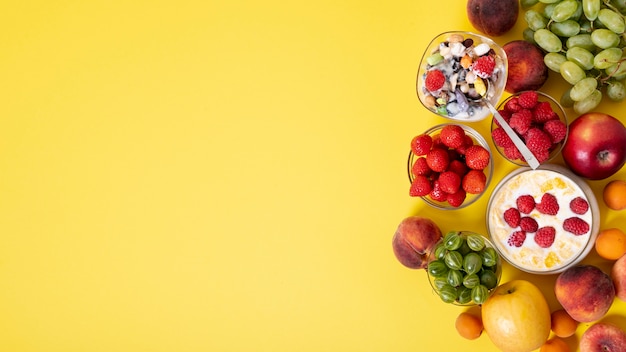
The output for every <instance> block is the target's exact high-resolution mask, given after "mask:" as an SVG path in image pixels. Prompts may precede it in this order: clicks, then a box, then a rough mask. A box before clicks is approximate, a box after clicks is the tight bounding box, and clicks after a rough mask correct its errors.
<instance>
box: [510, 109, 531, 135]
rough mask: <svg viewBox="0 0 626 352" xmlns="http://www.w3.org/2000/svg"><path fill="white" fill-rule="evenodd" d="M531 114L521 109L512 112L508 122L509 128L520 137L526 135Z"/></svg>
mask: <svg viewBox="0 0 626 352" xmlns="http://www.w3.org/2000/svg"><path fill="white" fill-rule="evenodd" d="M532 119H533V117H532V113H531V112H530V110H526V109H521V110H519V111H517V112H514V113H513V114H512V115H511V119H510V120H509V126H511V128H512V129H513V130H515V132H517V133H519V134H520V135H522V134H524V133H526V132H527V131H528V130H529V129H530V125H531V123H532Z"/></svg>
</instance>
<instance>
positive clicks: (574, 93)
mask: <svg viewBox="0 0 626 352" xmlns="http://www.w3.org/2000/svg"><path fill="white" fill-rule="evenodd" d="M596 88H598V80H597V79H595V78H593V77H585V78H583V79H581V80H580V81H578V83H576V84H574V86H573V87H572V89H571V90H570V93H569V95H570V98H572V100H573V101H581V100H584V99H585V98H587V97H588V96H589V95H591V93H593V92H594V91H595V90H596Z"/></svg>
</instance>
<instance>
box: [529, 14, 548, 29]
mask: <svg viewBox="0 0 626 352" xmlns="http://www.w3.org/2000/svg"><path fill="white" fill-rule="evenodd" d="M524 20H526V23H527V24H528V28H530V29H532V30H533V31H536V30H538V29H541V28H546V26H547V25H548V19H547V18H545V17H543V15H542V14H540V13H539V12H538V11H535V10H528V11H526V13H525V14H524Z"/></svg>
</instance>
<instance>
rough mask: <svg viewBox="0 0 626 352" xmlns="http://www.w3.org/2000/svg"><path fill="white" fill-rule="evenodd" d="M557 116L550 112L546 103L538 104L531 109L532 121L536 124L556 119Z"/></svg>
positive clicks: (548, 104)
mask: <svg viewBox="0 0 626 352" xmlns="http://www.w3.org/2000/svg"><path fill="white" fill-rule="evenodd" d="M558 118H559V115H557V114H556V112H554V110H552V106H550V103H548V102H547V101H541V102H538V103H537V105H536V106H535V108H534V109H533V121H534V122H537V123H544V122H546V121H549V120H555V119H558Z"/></svg>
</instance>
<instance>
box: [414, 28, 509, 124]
mask: <svg viewBox="0 0 626 352" xmlns="http://www.w3.org/2000/svg"><path fill="white" fill-rule="evenodd" d="M429 49H431V50H427V52H426V53H425V54H424V57H423V58H422V62H421V64H420V71H419V74H418V78H417V91H418V96H419V98H420V100H421V102H422V103H423V104H424V106H426V107H427V108H428V109H429V110H431V111H433V112H435V113H436V114H438V115H442V116H444V117H448V118H451V119H454V120H462V121H478V120H482V119H484V118H485V117H487V116H489V114H490V113H491V112H490V110H489V108H488V107H487V106H486V105H485V102H484V100H483V99H488V100H489V101H490V102H491V103H492V105H496V104H497V102H498V100H499V99H500V96H501V95H502V92H503V90H504V86H505V84H506V75H507V72H506V70H507V65H506V54H505V53H504V51H503V50H502V49H501V48H500V47H499V46H498V45H497V44H495V43H494V42H493V41H491V40H490V39H489V38H486V37H483V36H480V35H476V34H472V33H463V32H451V33H445V34H443V35H442V36H440V37H437V38H435V40H433V42H432V43H431V45H430V47H429Z"/></svg>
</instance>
